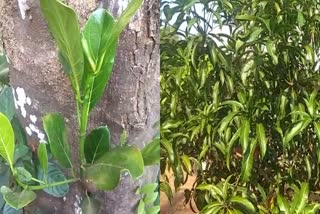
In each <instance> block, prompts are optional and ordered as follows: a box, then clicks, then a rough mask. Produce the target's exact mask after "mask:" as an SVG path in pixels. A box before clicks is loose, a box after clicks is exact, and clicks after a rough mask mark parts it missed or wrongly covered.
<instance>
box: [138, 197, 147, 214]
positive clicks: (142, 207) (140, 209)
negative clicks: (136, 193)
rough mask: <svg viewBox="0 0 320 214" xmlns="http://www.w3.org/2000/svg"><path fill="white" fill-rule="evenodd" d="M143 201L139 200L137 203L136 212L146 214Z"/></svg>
mask: <svg viewBox="0 0 320 214" xmlns="http://www.w3.org/2000/svg"><path fill="white" fill-rule="evenodd" d="M145 207H146V205H145V203H144V201H143V200H140V201H139V205H138V209H137V214H146V211H145Z"/></svg>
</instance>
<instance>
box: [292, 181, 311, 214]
mask: <svg viewBox="0 0 320 214" xmlns="http://www.w3.org/2000/svg"><path fill="white" fill-rule="evenodd" d="M308 197H309V184H308V183H306V182H304V183H302V184H301V188H300V191H299V192H297V193H295V195H294V197H293V202H292V204H291V208H290V211H291V213H293V212H296V213H301V212H302V211H303V209H304V207H305V206H306V203H307V201H308Z"/></svg>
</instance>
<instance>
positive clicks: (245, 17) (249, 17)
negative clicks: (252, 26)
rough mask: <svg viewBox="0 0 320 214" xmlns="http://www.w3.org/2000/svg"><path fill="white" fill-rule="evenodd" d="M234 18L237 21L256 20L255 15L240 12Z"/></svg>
mask: <svg viewBox="0 0 320 214" xmlns="http://www.w3.org/2000/svg"><path fill="white" fill-rule="evenodd" d="M236 20H239V21H256V20H257V17H255V16H252V15H249V14H242V15H237V16H236Z"/></svg>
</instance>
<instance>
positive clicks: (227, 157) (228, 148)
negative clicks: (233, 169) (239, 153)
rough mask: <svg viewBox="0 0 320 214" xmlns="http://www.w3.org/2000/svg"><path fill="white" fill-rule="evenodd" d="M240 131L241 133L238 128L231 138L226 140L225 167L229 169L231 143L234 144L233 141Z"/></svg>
mask: <svg viewBox="0 0 320 214" xmlns="http://www.w3.org/2000/svg"><path fill="white" fill-rule="evenodd" d="M240 133H241V129H238V130H237V131H236V133H235V134H234V135H233V136H232V138H231V140H230V141H229V142H228V146H227V152H226V164H227V167H228V169H229V170H230V159H231V153H232V149H233V145H234V144H235V142H236V141H237V139H238V138H239V136H240Z"/></svg>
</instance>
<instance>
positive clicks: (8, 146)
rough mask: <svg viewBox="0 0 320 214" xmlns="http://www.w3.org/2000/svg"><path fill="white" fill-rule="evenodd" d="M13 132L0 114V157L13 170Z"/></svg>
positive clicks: (6, 119) (8, 122)
mask: <svg viewBox="0 0 320 214" xmlns="http://www.w3.org/2000/svg"><path fill="white" fill-rule="evenodd" d="M14 147H15V145H14V132H13V129H12V126H11V124H10V121H9V120H8V118H7V117H6V116H5V115H4V114H2V113H0V155H1V156H2V157H3V158H4V159H5V160H6V161H7V163H8V164H9V166H10V168H11V169H13V157H14Z"/></svg>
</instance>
